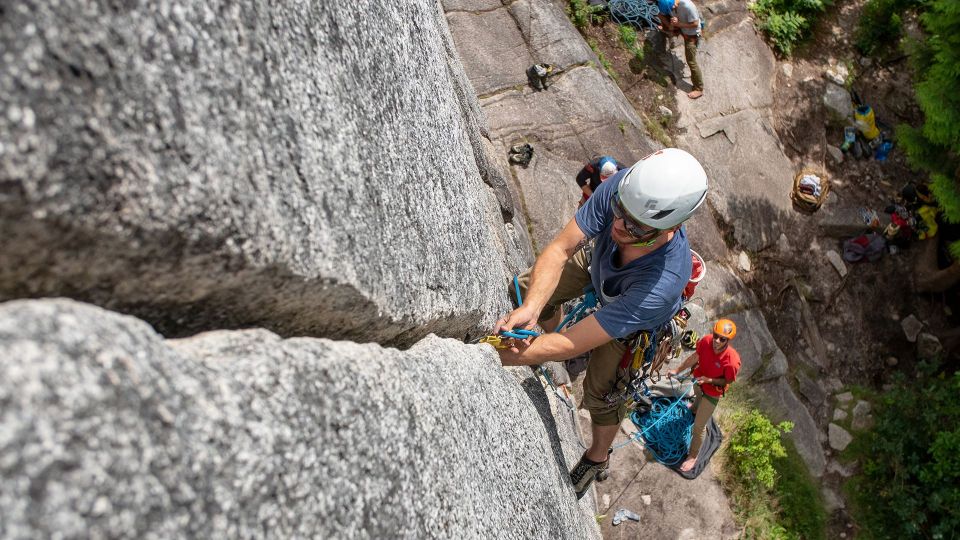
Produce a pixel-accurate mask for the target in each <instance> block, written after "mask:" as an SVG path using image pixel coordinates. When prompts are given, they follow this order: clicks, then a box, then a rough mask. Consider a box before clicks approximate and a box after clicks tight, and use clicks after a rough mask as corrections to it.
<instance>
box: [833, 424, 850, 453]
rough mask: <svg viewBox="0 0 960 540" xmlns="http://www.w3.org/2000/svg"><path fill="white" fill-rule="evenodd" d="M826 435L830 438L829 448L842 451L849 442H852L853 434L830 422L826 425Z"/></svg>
mask: <svg viewBox="0 0 960 540" xmlns="http://www.w3.org/2000/svg"><path fill="white" fill-rule="evenodd" d="M827 435H828V436H829V438H830V448H833V449H834V450H836V451H838V452H842V451H843V450H844V449H846V448H847V446H848V445H849V444H850V443H851V442H853V436H852V435H850V433H849V432H847V430H845V429H843V428H842V427H840V426H838V425H836V424H834V423H831V424H830V425H829V426H828V427H827Z"/></svg>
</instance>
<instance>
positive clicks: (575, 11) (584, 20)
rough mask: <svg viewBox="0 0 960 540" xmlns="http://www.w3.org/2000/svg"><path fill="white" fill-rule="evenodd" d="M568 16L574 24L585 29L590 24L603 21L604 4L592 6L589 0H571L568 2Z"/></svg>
mask: <svg viewBox="0 0 960 540" xmlns="http://www.w3.org/2000/svg"><path fill="white" fill-rule="evenodd" d="M567 17H569V18H570V22H572V23H573V25H574V26H576V27H577V28H578V29H580V30H583V29H584V28H586V27H587V25H589V24H599V23H601V22H603V6H591V5H590V4H589V3H588V2H587V0H570V2H569V3H568V4H567Z"/></svg>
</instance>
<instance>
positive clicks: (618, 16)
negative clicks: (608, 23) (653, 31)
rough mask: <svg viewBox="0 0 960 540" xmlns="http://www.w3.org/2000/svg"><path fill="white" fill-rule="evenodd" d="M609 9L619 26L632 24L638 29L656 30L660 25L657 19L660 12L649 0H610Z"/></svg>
mask: <svg viewBox="0 0 960 540" xmlns="http://www.w3.org/2000/svg"><path fill="white" fill-rule="evenodd" d="M607 7H608V9H609V10H610V17H611V18H613V20H614V21H616V23H617V24H632V25H633V26H635V27H637V28H638V29H642V28H643V27H647V28H656V27H657V25H658V24H660V23H659V20H658V19H657V14H658V13H660V10H659V9H657V6H656V4H651V3H650V2H648V1H647V0H610V1H609V2H608V4H607Z"/></svg>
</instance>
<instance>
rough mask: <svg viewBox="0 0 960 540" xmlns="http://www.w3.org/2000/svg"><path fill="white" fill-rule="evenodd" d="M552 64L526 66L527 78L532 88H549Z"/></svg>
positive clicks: (552, 69)
mask: <svg viewBox="0 0 960 540" xmlns="http://www.w3.org/2000/svg"><path fill="white" fill-rule="evenodd" d="M553 72H554V67H553V64H534V65H532V66H530V67H529V68H527V80H528V81H529V82H530V86H532V87H533V89H534V90H546V89H547V88H550V80H549V77H550V75H553Z"/></svg>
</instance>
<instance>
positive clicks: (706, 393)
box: [667, 319, 740, 472]
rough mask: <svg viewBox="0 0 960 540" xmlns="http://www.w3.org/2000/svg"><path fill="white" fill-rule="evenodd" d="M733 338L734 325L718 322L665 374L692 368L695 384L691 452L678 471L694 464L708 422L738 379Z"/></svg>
mask: <svg viewBox="0 0 960 540" xmlns="http://www.w3.org/2000/svg"><path fill="white" fill-rule="evenodd" d="M736 335H737V325H736V324H734V323H733V321H731V320H730V319H720V320H719V321H717V323H716V324H715V325H713V334H712V335H706V336H703V338H702V339H701V340H700V341H698V342H697V350H696V352H694V353H693V354H691V355H690V356H688V357H687V359H686V360H684V361H683V363H681V364H680V366H679V367H678V368H677V369H672V370H670V371H668V372H667V376H669V377H675V376H676V375H677V373H678V372H682V371H684V370H686V369H687V368H690V367H691V366H693V373H692V376H693V378H694V379H695V380H696V382H697V384H696V385H695V386H694V389H695V391H696V394H697V397H696V400H694V402H693V411H694V414H695V415H696V416H695V419H694V421H693V432H692V433H691V440H690V451H689V452H688V453H687V459H686V461H684V462H683V463H682V464H681V465H680V470H681V471H684V472H686V471H689V470H690V469H693V466H694V465H695V464H696V463H697V454H699V453H700V445H701V444H703V435H704V433H705V432H706V430H707V422H709V421H710V417H711V416H713V411H714V410H715V409H716V408H717V404H718V403H719V402H720V398H721V397H723V394H724V392H726V391H727V386H729V385H730V383H732V382H733V381H735V380H736V379H737V372H738V371H740V354H739V353H737V351H736V350H734V348H733V347H732V346H731V345H730V342H731V341H732V340H733V338H734V336H736Z"/></svg>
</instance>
